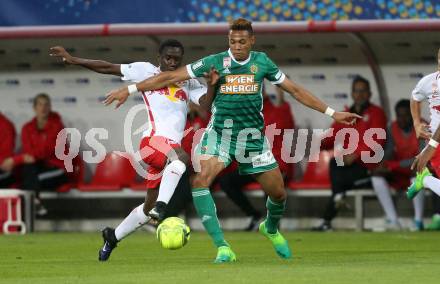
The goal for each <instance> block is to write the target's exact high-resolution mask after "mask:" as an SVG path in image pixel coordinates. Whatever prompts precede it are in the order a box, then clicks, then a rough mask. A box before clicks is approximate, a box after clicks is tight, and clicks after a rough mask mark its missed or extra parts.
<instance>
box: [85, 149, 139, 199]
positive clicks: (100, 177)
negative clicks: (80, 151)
mask: <svg viewBox="0 0 440 284" xmlns="http://www.w3.org/2000/svg"><path fill="white" fill-rule="evenodd" d="M130 159H132V158H131V157H130V156H128V155H121V154H120V153H116V152H112V153H109V154H107V155H106V157H105V158H104V160H103V161H102V162H101V163H99V164H98V165H97V166H96V170H95V174H94V176H93V178H92V181H91V183H88V184H83V183H80V184H79V185H78V189H79V190H80V191H119V190H121V189H122V188H123V187H129V186H130V185H131V184H132V183H133V181H134V179H135V175H136V172H135V170H134V169H133V167H132V166H131V163H130Z"/></svg>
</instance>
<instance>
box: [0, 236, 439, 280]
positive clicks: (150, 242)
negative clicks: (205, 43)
mask: <svg viewBox="0 0 440 284" xmlns="http://www.w3.org/2000/svg"><path fill="white" fill-rule="evenodd" d="M226 237H227V239H228V241H229V242H230V243H231V245H232V248H233V249H234V251H235V252H236V254H237V257H238V262H237V263H233V264H220V265H219V264H213V263H212V261H213V260H214V257H215V254H216V250H215V249H214V248H213V246H212V244H211V242H210V240H209V238H208V236H207V234H205V233H193V234H192V236H191V240H190V242H189V244H188V245H187V246H186V247H184V248H183V249H180V250H177V251H168V250H165V249H162V248H160V247H159V244H158V242H157V240H156V239H155V236H154V235H153V234H147V233H145V232H138V233H136V234H133V235H132V236H129V237H128V238H127V239H125V240H124V241H123V242H121V243H120V244H119V246H118V248H116V250H115V251H114V252H113V255H112V257H111V258H110V260H109V261H108V262H106V263H99V262H98V261H97V256H98V255H97V252H98V248H99V247H100V246H101V237H100V235H99V234H98V233H95V234H91V233H44V234H43V233H36V234H30V235H25V236H0V283H32V284H37V283H222V284H231V283H356V284H358V283H369V284H375V283H400V284H403V283H424V284H427V283H440V233H352V232H337V233H307V232H296V233H287V234H286V237H287V238H288V239H289V241H290V244H291V247H292V248H293V252H294V256H295V257H294V259H293V260H291V261H285V260H282V259H280V258H278V256H276V255H275V252H274V251H273V250H272V247H271V246H270V244H269V242H268V241H267V240H266V239H264V238H263V237H262V236H260V235H259V234H258V233H226Z"/></svg>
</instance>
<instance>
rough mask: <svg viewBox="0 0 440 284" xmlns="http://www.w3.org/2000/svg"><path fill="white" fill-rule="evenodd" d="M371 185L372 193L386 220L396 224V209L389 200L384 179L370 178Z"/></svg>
mask: <svg viewBox="0 0 440 284" xmlns="http://www.w3.org/2000/svg"><path fill="white" fill-rule="evenodd" d="M371 183H372V184H373V188H374V191H375V192H376V195H377V198H378V199H379V202H380V204H381V205H382V208H383V210H384V211H385V215H386V218H387V219H388V220H389V221H390V222H393V223H395V222H397V221H398V220H397V213H396V208H395V207H394V203H393V200H392V199H391V194H390V187H389V186H388V183H387V181H386V180H385V178H384V177H376V176H374V177H371Z"/></svg>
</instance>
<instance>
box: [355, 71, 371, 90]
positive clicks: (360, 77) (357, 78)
mask: <svg viewBox="0 0 440 284" xmlns="http://www.w3.org/2000/svg"><path fill="white" fill-rule="evenodd" d="M357 82H362V83H364V84H365V85H367V89H368V92H370V93H371V89H370V81H368V80H367V79H365V78H364V77H362V76H361V75H357V76H356V77H354V78H353V82H352V83H351V91H353V90H354V85H355V84H356V83H357Z"/></svg>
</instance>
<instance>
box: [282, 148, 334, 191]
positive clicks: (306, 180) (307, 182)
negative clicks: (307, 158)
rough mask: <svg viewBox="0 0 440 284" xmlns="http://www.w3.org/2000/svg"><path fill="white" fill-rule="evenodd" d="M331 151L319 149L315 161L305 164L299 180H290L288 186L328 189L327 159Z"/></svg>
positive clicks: (306, 188)
mask: <svg viewBox="0 0 440 284" xmlns="http://www.w3.org/2000/svg"><path fill="white" fill-rule="evenodd" d="M332 157H333V151H320V153H319V160H318V161H317V162H309V163H308V164H307V167H306V170H305V173H304V176H303V178H302V180H300V181H291V182H289V184H288V188H290V189H292V190H299V189H304V190H308V189H323V190H324V189H330V175H329V161H330V159H331V158H332Z"/></svg>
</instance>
